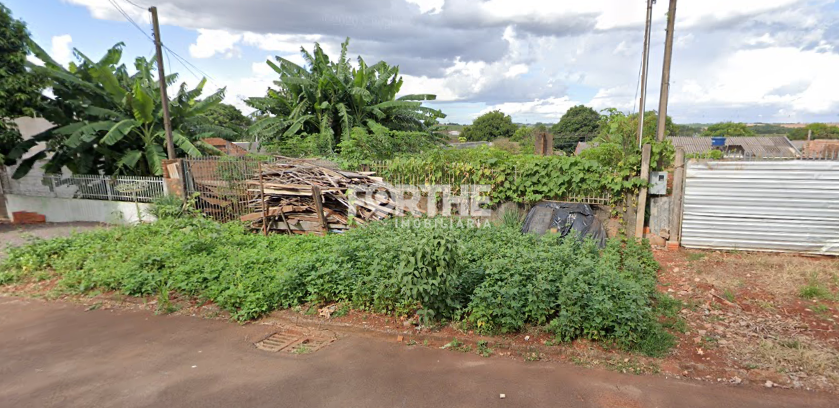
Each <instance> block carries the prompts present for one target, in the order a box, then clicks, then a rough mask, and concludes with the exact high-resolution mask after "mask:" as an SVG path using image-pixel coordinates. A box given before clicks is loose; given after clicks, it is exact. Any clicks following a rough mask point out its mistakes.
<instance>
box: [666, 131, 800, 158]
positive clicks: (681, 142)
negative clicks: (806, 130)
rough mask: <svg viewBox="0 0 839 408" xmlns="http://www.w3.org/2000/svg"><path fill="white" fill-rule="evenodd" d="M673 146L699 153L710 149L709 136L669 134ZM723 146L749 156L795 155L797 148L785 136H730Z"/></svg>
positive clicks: (686, 151)
mask: <svg viewBox="0 0 839 408" xmlns="http://www.w3.org/2000/svg"><path fill="white" fill-rule="evenodd" d="M667 139H668V140H670V142H671V143H673V146H675V147H681V148H682V149H684V150H685V154H687V155H691V154H701V153H705V152H709V151H711V150H712V147H711V138H710V137H690V136H669V137H668V138H667ZM725 146H726V147H727V148H729V149H732V150H738V151H739V150H741V149H742V152H743V154H744V155H745V156H749V157H796V156H798V154H799V152H798V149H796V148H795V146H794V145H793V144H792V143H791V142H790V141H789V139H787V138H786V136H731V137H726V138H725Z"/></svg>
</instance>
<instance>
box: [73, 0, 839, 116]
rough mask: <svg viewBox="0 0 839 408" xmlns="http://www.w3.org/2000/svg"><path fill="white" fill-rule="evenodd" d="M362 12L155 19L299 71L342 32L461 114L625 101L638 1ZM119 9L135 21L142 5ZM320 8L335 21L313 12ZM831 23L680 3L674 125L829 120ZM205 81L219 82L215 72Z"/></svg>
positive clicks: (535, 111) (409, 88) (639, 34)
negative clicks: (306, 56) (317, 47)
mask: <svg viewBox="0 0 839 408" xmlns="http://www.w3.org/2000/svg"><path fill="white" fill-rule="evenodd" d="M64 1H67V2H69V3H73V4H79V5H84V6H86V7H87V8H88V9H89V10H90V12H91V14H92V15H93V16H94V17H95V18H102V19H110V20H116V21H122V20H123V17H122V16H121V15H120V14H119V13H118V12H117V11H116V10H115V9H114V7H113V5H111V4H110V3H109V1H108V0H64ZM313 3H317V4H313ZM373 3H374V2H373V1H372V0H342V1H340V2H338V1H337V0H332V1H327V0H324V1H323V2H295V1H293V0H275V1H270V2H269V1H261V2H244V3H242V4H241V5H240V4H235V5H233V4H232V3H225V2H219V4H218V5H217V7H196V5H197V4H199V1H198V0H167V1H166V2H165V4H163V5H162V6H161V8H160V13H161V22H162V23H163V24H171V25H177V26H180V27H184V28H187V29H193V30H195V29H202V30H201V31H199V35H198V39H197V40H196V41H195V44H193V46H192V47H190V53H191V54H194V57H193V58H207V57H211V56H215V55H217V54H221V55H228V56H229V55H235V53H236V51H237V49H240V48H241V49H244V48H245V47H253V48H255V49H258V50H262V51H264V52H265V53H271V54H272V58H273V53H276V54H279V55H282V56H284V57H286V58H289V59H292V60H293V61H295V62H299V63H302V58H301V57H300V55H299V49H300V47H301V46H304V47H305V48H306V49H311V47H312V43H314V42H316V41H317V42H319V43H321V45H322V46H323V48H324V50H325V52H326V53H327V54H329V55H330V57H332V58H334V57H337V55H338V53H339V51H340V49H339V44H340V41H342V40H343V39H344V38H345V36H347V35H349V36H351V37H352V38H353V42H352V43H351V49H350V56H351V58H352V59H353V60H354V57H355V55H357V54H359V53H360V54H362V55H363V56H364V57H365V59H366V60H368V61H369V62H372V61H378V60H380V59H382V60H385V61H388V62H390V63H398V64H399V65H400V66H401V68H402V72H403V73H407V74H410V75H403V77H404V80H405V82H404V85H403V89H402V93H403V94H404V93H436V94H437V95H438V99H439V100H441V101H457V102H458V103H459V105H458V106H459V107H460V106H467V105H468V109H469V113H470V114H471V113H472V112H475V111H477V110H479V108H477V106H492V107H498V106H501V107H504V108H505V109H510V110H511V113H515V112H522V113H521V114H522V115H531V114H532V115H540V114H544V115H546V116H545V118H555V117H556V115H557V114H559V113H561V112H562V111H564V110H563V107H564V106H565V104H566V103H572V101H571V99H574V100H579V102H581V103H585V104H587V105H590V106H593V107H595V108H596V109H600V108H606V107H616V108H619V109H622V110H633V109H634V108H635V105H636V104H637V95H636V86H637V81H638V70H639V65H640V58H641V55H640V54H641V46H640V43H641V40H642V38H643V23H644V16H645V13H644V11H645V10H644V2H643V1H626V0H600V1H592V2H566V1H553V2H546V1H544V0H485V1H481V2H475V1H472V0H404V1H403V0H397V1H394V2H391V3H388V6H387V7H379V8H375V9H372V8H370V7H369V5H370V4H373ZM735 3H736V4H735ZM124 9H125V11H126V12H128V13H129V14H130V15H131V16H132V18H134V20H135V21H137V22H138V23H140V24H145V22H146V15H147V14H148V13H147V12H145V10H140V9H138V8H136V7H124ZM666 11H667V1H659V2H658V3H657V4H656V6H655V8H654V10H653V18H654V25H653V31H652V33H653V34H652V36H653V38H652V51H651V59H650V71H649V72H650V75H649V87H648V105H647V108H648V109H652V108H655V107H656V106H657V102H658V87H659V83H660V75H661V62H662V61H661V60H662V53H663V42H664V23H665V15H666ZM328 12H332V13H333V14H334V15H335V16H338V17H333V16H331V15H327V16H326V17H324V13H328ZM838 14H839V10H837V9H836V8H835V1H833V0H738V1H736V2H732V1H731V0H704V1H691V2H680V4H679V9H678V13H677V21H676V40H675V45H676V50H675V52H674V57H673V69H672V72H671V75H672V77H671V99H670V100H671V109H670V113H671V114H672V115H673V117H674V119H675V120H677V121H679V120H683V121H687V122H694V121H703V120H709V121H717V120H737V119H742V120H754V118H759V117H764V118H767V119H772V118H779V117H786V118H789V117H803V118H811V120H816V119H821V120H827V119H828V117H830V120H835V114H836V111H837V110H839V93H837V92H835V91H836V90H837V89H839V83H837V79H836V75H835V73H833V72H832V71H835V67H837V66H839V61H837V58H839V57H837V54H836V53H837V48H836V45H835V44H836V43H837V38H838V37H837V33H839V23H837V21H839V19H837V15H838ZM126 24H127V23H126ZM208 28H212V30H203V29H208ZM213 36H218V37H213ZM217 38H218V39H217ZM260 54H262V53H260ZM197 64H198V65H199V66H200V62H198V63H197ZM245 66H246V67H247V64H245ZM252 68H253V69H252V70H251V71H252V72H251V71H248V70H247V69H246V70H245V72H228V73H227V74H228V75H227V76H228V77H227V78H224V81H225V83H228V85H229V89H230V91H229V95H248V94H247V92H251V91H252V92H254V93H253V94H249V95H259V94H262V93H264V86H267V85H266V84H268V83H270V79H273V77H274V76H275V75H274V74H272V73H271V72H270V71H269V70H268V67H267V66H266V65H265V64H264V63H263V62H261V61H260V62H259V63H257V64H255V65H254V66H253V67H252ZM216 77H217V78H219V79H218V80H217V81H218V82H222V78H223V77H224V75H223V74H217V75H216ZM263 77H264V78H263ZM569 90H573V95H574V96H573V97H569V96H567V95H566V94H567V92H568V91H569ZM831 91H832V92H831ZM505 102H506V103H505ZM449 106H451V105H449ZM442 107H443V108H444V109H445V108H446V104H443V106H442ZM539 112H541V113H539ZM779 115H780V116H779ZM463 116H468V115H466V114H463Z"/></svg>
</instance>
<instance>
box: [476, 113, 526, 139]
mask: <svg viewBox="0 0 839 408" xmlns="http://www.w3.org/2000/svg"><path fill="white" fill-rule="evenodd" d="M516 130H518V126H516V125H515V124H514V123H513V119H512V118H511V117H510V115H505V114H504V112H501V111H498V110H495V111H492V112H487V113H485V114H483V115H481V116H478V118H477V119H475V121H474V122H472V124H471V125H469V126H466V127H464V128H463V136H464V137H466V140H468V141H470V142H474V141H482V140H484V141H492V140H495V139H499V138H510V137H513V135H514V134H515V133H516Z"/></svg>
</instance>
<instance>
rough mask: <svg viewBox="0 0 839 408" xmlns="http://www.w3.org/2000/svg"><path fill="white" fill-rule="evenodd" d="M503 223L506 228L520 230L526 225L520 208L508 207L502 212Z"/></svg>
mask: <svg viewBox="0 0 839 408" xmlns="http://www.w3.org/2000/svg"><path fill="white" fill-rule="evenodd" d="M501 225H503V226H504V227H505V228H510V229H514V230H516V229H518V230H520V229H521V228H522V226H523V225H524V215H523V214H522V212H521V211H519V209H518V208H507V209H505V210H504V212H503V213H501Z"/></svg>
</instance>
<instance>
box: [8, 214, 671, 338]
mask: <svg viewBox="0 0 839 408" xmlns="http://www.w3.org/2000/svg"><path fill="white" fill-rule="evenodd" d="M437 221H438V220H433V219H425V220H421V219H417V220H390V221H383V222H379V223H374V224H371V225H369V226H368V227H366V228H359V229H353V230H351V231H349V232H347V233H344V234H335V235H328V236H325V237H324V236H314V235H309V236H286V235H272V236H268V237H264V236H261V235H258V234H252V233H249V232H247V231H246V230H245V228H243V227H242V226H240V225H237V224H235V223H228V224H217V223H214V222H212V221H210V220H207V219H203V218H179V219H177V218H164V219H162V220H160V221H158V222H156V223H153V224H142V225H139V226H135V227H113V228H110V229H103V230H97V231H91V232H86V233H82V234H76V235H73V236H71V237H68V238H56V239H52V240H47V241H38V242H35V243H33V244H30V245H27V246H24V247H19V248H14V249H11V250H10V251H9V256H8V258H7V259H5V260H4V261H3V262H2V264H0V283H9V282H15V281H21V280H25V279H30V278H34V277H35V276H37V275H39V274H43V273H45V272H47V273H51V274H54V276H56V277H60V281H59V288H61V289H63V290H65V291H68V292H71V293H90V292H92V291H95V290H114V291H119V292H121V293H124V294H126V295H132V296H158V297H160V299H161V301H162V302H164V303H165V301H166V299H168V298H169V296H170V295H169V293H170V292H174V293H178V294H180V295H183V296H188V297H193V298H198V299H201V300H208V301H212V302H215V303H216V304H217V305H218V306H219V307H221V308H222V309H224V310H227V311H229V312H230V313H231V314H232V316H233V318H234V319H237V320H248V319H253V318H255V317H258V316H261V315H263V314H265V313H268V312H270V311H272V310H275V309H278V308H290V307H294V306H298V305H302V304H304V303H306V302H312V303H313V304H318V303H321V304H322V303H333V302H339V303H342V304H346V305H352V306H354V307H357V308H360V309H365V310H370V311H374V312H387V313H397V314H400V315H410V314H413V313H417V314H418V315H419V316H421V317H422V318H424V319H425V320H431V319H435V320H437V319H453V320H461V321H463V323H464V324H465V325H466V326H467V327H471V328H473V329H475V330H477V331H479V332H482V333H490V332H512V331H517V330H520V329H521V328H522V327H524V326H525V325H540V326H547V327H548V328H549V329H550V330H551V331H553V332H554V333H556V335H557V337H558V338H559V339H561V340H571V339H575V338H579V337H585V338H590V339H596V340H606V341H608V342H614V343H616V344H618V345H620V346H621V347H625V348H630V349H638V347H639V346H640V345H642V344H645V342H652V340H655V339H656V336H659V337H660V336H661V327H660V325H658V324H657V322H656V316H655V313H654V310H655V309H654V302H655V293H656V292H655V282H656V271H657V269H658V264H657V263H656V262H655V261H654V260H653V258H652V252H651V250H650V248H649V245H648V244H647V243H636V242H635V241H634V240H630V241H627V242H621V241H620V240H611V241H609V243H608V245H607V247H606V249H604V250H598V249H597V247H596V246H595V245H594V244H593V243H591V242H580V241H579V240H577V239H574V238H570V239H560V238H558V237H557V236H555V235H550V234H549V235H546V236H544V237H537V236H535V235H529V234H528V235H522V234H521V233H520V232H519V231H518V230H517V229H515V228H506V227H503V226H491V225H490V224H487V225H486V226H482V227H480V228H474V227H472V228H470V227H466V226H461V225H459V224H454V225H450V224H449V223H448V221H447V222H445V223H442V222H437ZM165 310H166V311H168V310H171V308H169V307H167V308H165ZM651 339H652V340H651ZM658 343H660V342H656V344H658ZM480 350H484V351H486V350H485V349H482V348H481V347H480V346H479V352H480Z"/></svg>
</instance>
